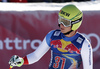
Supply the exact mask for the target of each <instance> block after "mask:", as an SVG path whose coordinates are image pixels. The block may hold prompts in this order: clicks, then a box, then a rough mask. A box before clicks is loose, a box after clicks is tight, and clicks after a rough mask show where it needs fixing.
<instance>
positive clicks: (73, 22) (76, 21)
mask: <svg viewBox="0 0 100 69" xmlns="http://www.w3.org/2000/svg"><path fill="white" fill-rule="evenodd" d="M81 20H82V17H81V18H80V19H78V20H75V21H71V24H75V23H78V22H80V21H81Z"/></svg>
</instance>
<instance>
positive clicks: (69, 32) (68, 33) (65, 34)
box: [63, 30, 73, 35]
mask: <svg viewBox="0 0 100 69" xmlns="http://www.w3.org/2000/svg"><path fill="white" fill-rule="evenodd" d="M72 31H73V30H71V31H69V32H67V33H63V34H64V35H68V34H70V33H71V32H72Z"/></svg>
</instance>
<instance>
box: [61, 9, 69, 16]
mask: <svg viewBox="0 0 100 69" xmlns="http://www.w3.org/2000/svg"><path fill="white" fill-rule="evenodd" d="M60 13H61V14H63V15H65V16H68V17H69V16H70V14H69V13H67V12H64V11H62V10H60Z"/></svg>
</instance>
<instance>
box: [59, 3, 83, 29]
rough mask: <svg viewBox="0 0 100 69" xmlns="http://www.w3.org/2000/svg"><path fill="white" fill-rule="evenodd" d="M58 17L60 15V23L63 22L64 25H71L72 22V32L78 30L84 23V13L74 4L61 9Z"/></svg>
mask: <svg viewBox="0 0 100 69" xmlns="http://www.w3.org/2000/svg"><path fill="white" fill-rule="evenodd" d="M58 15H59V19H58V20H59V23H60V22H63V23H64V25H67V24H66V23H68V24H69V22H70V25H71V27H72V28H71V30H77V29H78V28H79V27H80V25H81V23H82V17H83V13H82V11H80V10H79V9H78V8H77V7H76V6H75V5H73V4H70V5H66V6H64V7H63V8H61V10H60V11H59V13H58ZM66 20H67V22H66ZM68 20H69V22H68Z"/></svg>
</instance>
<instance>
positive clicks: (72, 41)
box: [24, 30, 93, 69]
mask: <svg viewBox="0 0 100 69" xmlns="http://www.w3.org/2000/svg"><path fill="white" fill-rule="evenodd" d="M50 48H51V61H50V64H49V68H48V69H79V67H80V64H81V63H82V62H83V68H84V69H93V55H92V47H91V44H90V43H89V41H88V40H87V39H86V38H85V37H84V36H83V35H82V34H80V33H79V32H77V33H76V34H75V35H74V36H72V37H66V36H65V35H64V34H63V33H61V31H60V30H52V31H51V32H49V33H48V34H47V35H46V37H45V38H44V40H43V42H42V44H41V45H40V46H39V47H38V48H37V49H36V50H35V51H34V52H32V53H30V54H28V55H26V56H25V58H24V61H25V62H24V64H32V63H35V62H37V61H38V60H39V59H40V58H41V57H42V56H43V55H44V54H45V53H46V52H47V51H48V50H49V49H50Z"/></svg>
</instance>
